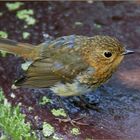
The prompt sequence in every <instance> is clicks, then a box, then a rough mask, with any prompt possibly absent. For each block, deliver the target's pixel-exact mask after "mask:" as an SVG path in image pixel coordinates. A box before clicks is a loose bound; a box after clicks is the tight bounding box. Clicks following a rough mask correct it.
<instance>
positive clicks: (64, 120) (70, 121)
mask: <svg viewBox="0 0 140 140" xmlns="http://www.w3.org/2000/svg"><path fill="white" fill-rule="evenodd" d="M58 101H59V104H60V105H61V107H62V108H63V109H64V111H65V113H66V115H67V118H56V119H57V120H58V121H59V122H60V123H61V122H64V123H71V124H72V125H73V126H75V125H88V124H87V123H82V122H79V120H82V119H83V118H84V116H83V117H79V118H75V119H72V118H71V117H70V116H69V113H68V111H67V109H66V108H65V106H64V104H63V101H62V99H61V97H59V96H58Z"/></svg>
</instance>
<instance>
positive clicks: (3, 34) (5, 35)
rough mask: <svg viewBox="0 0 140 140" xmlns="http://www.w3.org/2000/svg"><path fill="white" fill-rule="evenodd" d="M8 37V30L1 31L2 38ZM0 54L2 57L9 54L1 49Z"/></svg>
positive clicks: (0, 36)
mask: <svg viewBox="0 0 140 140" xmlns="http://www.w3.org/2000/svg"><path fill="white" fill-rule="evenodd" d="M7 37H8V34H7V33H6V32H4V31H0V38H7ZM0 54H1V56H2V57H5V56H6V55H7V52H6V51H2V50H0Z"/></svg>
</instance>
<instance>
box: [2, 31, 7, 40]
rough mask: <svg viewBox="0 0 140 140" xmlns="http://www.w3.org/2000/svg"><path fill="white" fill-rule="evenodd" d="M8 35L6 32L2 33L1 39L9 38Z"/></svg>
mask: <svg viewBox="0 0 140 140" xmlns="http://www.w3.org/2000/svg"><path fill="white" fill-rule="evenodd" d="M7 37H8V34H7V33H6V32H4V31H0V38H7Z"/></svg>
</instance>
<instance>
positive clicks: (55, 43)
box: [0, 35, 133, 97]
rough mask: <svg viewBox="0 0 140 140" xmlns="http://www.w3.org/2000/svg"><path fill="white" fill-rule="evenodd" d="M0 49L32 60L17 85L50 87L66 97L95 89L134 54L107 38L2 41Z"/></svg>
mask: <svg viewBox="0 0 140 140" xmlns="http://www.w3.org/2000/svg"><path fill="white" fill-rule="evenodd" d="M0 50H2V51H7V52H9V53H13V54H16V55H19V56H20V57H22V58H24V59H25V60H26V61H32V63H31V65H30V66H29V67H28V69H27V71H26V73H25V75H24V76H23V77H22V78H20V79H18V80H17V81H16V82H15V83H14V84H15V86H17V87H26V88H50V89H51V90H52V91H53V92H54V93H55V94H57V95H58V96H65V97H68V96H80V95H83V94H86V93H88V92H90V91H92V90H95V89H96V88H98V87H99V86H100V85H102V84H103V83H105V82H106V81H108V79H110V77H111V76H112V74H113V73H114V72H115V71H116V69H117V68H118V66H119V64H120V63H121V62H122V60H123V58H124V56H125V55H128V54H132V53H133V51H131V50H127V49H126V48H125V46H124V45H123V44H122V43H121V42H120V41H119V40H118V39H116V38H115V37H112V36H108V35H95V36H93V37H88V36H81V35H68V36H62V37H58V38H56V39H54V40H52V41H49V42H43V43H41V44H39V45H32V44H28V43H19V42H17V41H13V40H10V39H3V38H0Z"/></svg>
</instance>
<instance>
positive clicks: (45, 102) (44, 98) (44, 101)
mask: <svg viewBox="0 0 140 140" xmlns="http://www.w3.org/2000/svg"><path fill="white" fill-rule="evenodd" d="M47 103H51V99H49V98H48V97H46V96H43V97H42V99H41V101H40V102H39V104H40V105H45V104H47Z"/></svg>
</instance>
